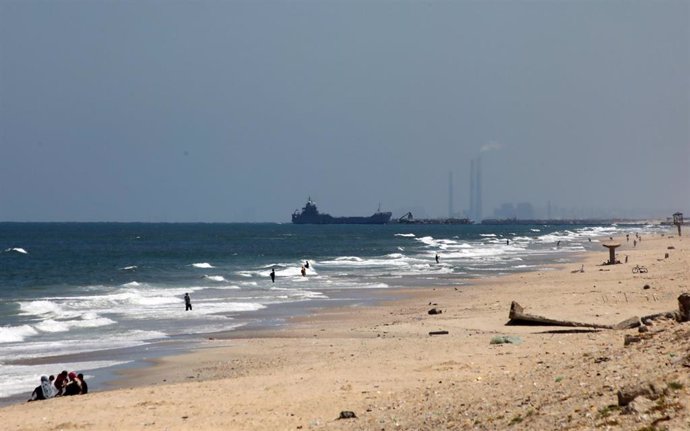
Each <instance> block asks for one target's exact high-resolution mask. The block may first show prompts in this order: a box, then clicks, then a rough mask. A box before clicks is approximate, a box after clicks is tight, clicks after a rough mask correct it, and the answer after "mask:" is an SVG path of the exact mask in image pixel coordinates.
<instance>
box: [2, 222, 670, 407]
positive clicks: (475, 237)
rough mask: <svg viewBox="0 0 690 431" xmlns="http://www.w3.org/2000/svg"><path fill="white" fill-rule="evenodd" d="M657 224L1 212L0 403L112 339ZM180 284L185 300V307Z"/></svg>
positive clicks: (76, 365)
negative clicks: (38, 219) (74, 217)
mask: <svg viewBox="0 0 690 431" xmlns="http://www.w3.org/2000/svg"><path fill="white" fill-rule="evenodd" d="M660 229H662V228H659V227H655V226H651V225H647V226H645V225H626V226H543V225H539V226H520V225H510V226H482V225H428V226H424V225H379V226H366V225H340V226H335V225H332V226H312V225H292V224H140V223H0V298H1V301H0V365H1V366H2V369H3V372H4V377H5V378H4V379H3V381H2V382H0V401H1V400H2V399H3V398H4V399H7V398H8V397H12V396H13V395H17V394H22V393H25V394H26V395H27V396H28V394H29V393H30V392H31V390H32V389H33V387H34V386H36V385H37V382H38V379H39V377H40V375H42V374H56V373H58V372H59V371H61V370H62V369H69V370H78V371H81V372H84V373H85V374H86V375H87V377H90V376H91V377H92V376H96V375H99V373H100V374H103V373H105V370H107V369H113V367H122V366H126V365H127V363H128V362H131V361H132V360H133V359H132V358H131V357H129V356H128V355H126V354H125V355H123V354H120V355H114V354H108V353H107V352H112V351H114V349H129V350H126V351H128V352H136V349H137V348H140V349H151V348H155V346H156V345H158V344H161V342H162V341H165V340H171V339H177V338H181V337H182V338H185V339H194V338H195V337H196V338H197V339H199V338H201V336H202V335H201V334H208V333H213V332H219V331H228V330H232V329H234V328H238V327H241V326H243V325H246V324H247V323H248V322H249V321H250V316H251V319H256V315H257V313H256V312H257V311H258V310H264V313H263V314H261V315H262V316H264V318H265V319H267V320H269V319H271V316H273V315H278V316H282V315H283V314H282V311H283V309H285V308H286V307H287V305H288V304H308V303H309V302H310V301H320V302H321V303H326V304H328V302H329V301H331V300H334V301H335V298H336V297H337V298H338V299H340V300H341V299H342V298H343V297H345V298H347V297H348V295H349V294H351V295H352V296H353V297H357V298H363V297H366V295H367V293H366V290H367V289H369V290H370V291H371V292H373V291H374V290H371V289H386V288H396V287H409V286H415V287H419V286H422V287H425V286H429V287H432V286H447V285H458V284H467V283H470V282H471V280H472V279H475V278H481V277H483V276H486V275H487V274H492V275H494V274H502V273H511V272H516V271H526V270H532V269H541V270H548V269H549V265H553V264H556V263H562V262H568V261H571V260H572V259H574V256H575V253H578V252H582V251H584V250H587V249H600V250H601V249H602V247H601V245H600V244H599V243H598V240H597V239H596V238H599V237H608V236H617V237H620V236H622V235H624V234H625V233H635V232H640V233H642V234H647V233H650V232H654V231H655V230H660ZM589 239H592V241H591V242H590V241H589ZM507 240H509V243H508V244H507V243H506V241H507ZM558 241H560V245H559V246H557V245H556V243H557V242H558ZM605 252H606V250H603V251H602V260H604V259H605V258H606V253H605ZM437 253H438V254H439V257H440V262H439V263H438V264H437V263H436V262H435V259H434V257H435V255H436V254H437ZM307 260H308V261H309V264H310V268H309V269H308V270H307V276H306V277H303V276H301V274H300V267H301V265H302V264H303V263H304V262H305V261H307ZM271 268H275V272H276V282H275V283H272V282H271V280H270V278H269V272H270V270H271ZM186 292H188V293H189V294H190V296H191V297H192V303H193V307H194V309H193V310H192V311H191V312H185V311H184V300H183V295H184V294H185V293H186ZM355 293H356V294H355ZM98 352H106V353H103V354H101V355H98V354H97V353H98ZM65 355H69V356H65ZM132 356H136V355H132Z"/></svg>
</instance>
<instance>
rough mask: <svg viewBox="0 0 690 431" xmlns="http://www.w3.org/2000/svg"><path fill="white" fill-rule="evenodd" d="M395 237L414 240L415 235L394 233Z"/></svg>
mask: <svg viewBox="0 0 690 431" xmlns="http://www.w3.org/2000/svg"><path fill="white" fill-rule="evenodd" d="M395 236H402V237H405V238H414V237H415V236H416V235H415V234H413V233H396V234H395Z"/></svg>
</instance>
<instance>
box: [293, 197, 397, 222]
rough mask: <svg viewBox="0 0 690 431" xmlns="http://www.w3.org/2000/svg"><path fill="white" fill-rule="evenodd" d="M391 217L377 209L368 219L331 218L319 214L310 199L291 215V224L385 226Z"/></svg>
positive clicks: (328, 215) (330, 216) (389, 214)
mask: <svg viewBox="0 0 690 431" xmlns="http://www.w3.org/2000/svg"><path fill="white" fill-rule="evenodd" d="M391 215H392V213H390V212H381V209H380V208H379V210H378V211H376V212H375V213H374V214H373V215H370V216H369V217H333V216H332V215H330V214H322V213H320V212H319V210H318V209H317V208H316V204H315V203H314V202H313V201H312V200H311V197H310V198H309V200H307V204H306V205H304V208H302V211H300V210H295V212H294V213H292V222H293V223H295V224H386V223H388V222H389V221H390V220H391Z"/></svg>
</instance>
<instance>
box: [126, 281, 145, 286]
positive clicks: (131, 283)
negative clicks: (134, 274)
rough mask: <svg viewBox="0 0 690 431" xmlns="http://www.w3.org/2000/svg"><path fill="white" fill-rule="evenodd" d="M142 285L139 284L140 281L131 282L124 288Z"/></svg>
mask: <svg viewBox="0 0 690 431" xmlns="http://www.w3.org/2000/svg"><path fill="white" fill-rule="evenodd" d="M139 286H141V284H139V282H138V281H130V282H129V283H125V284H123V285H122V287H139Z"/></svg>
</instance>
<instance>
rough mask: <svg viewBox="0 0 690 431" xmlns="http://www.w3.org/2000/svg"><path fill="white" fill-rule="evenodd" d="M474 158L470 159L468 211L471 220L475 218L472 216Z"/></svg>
mask: <svg viewBox="0 0 690 431" xmlns="http://www.w3.org/2000/svg"><path fill="white" fill-rule="evenodd" d="M474 176H475V173H474V159H472V160H470V211H469V214H468V215H469V217H470V218H471V219H472V220H476V219H475V217H474V215H475V214H474V204H475V202H474Z"/></svg>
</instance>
